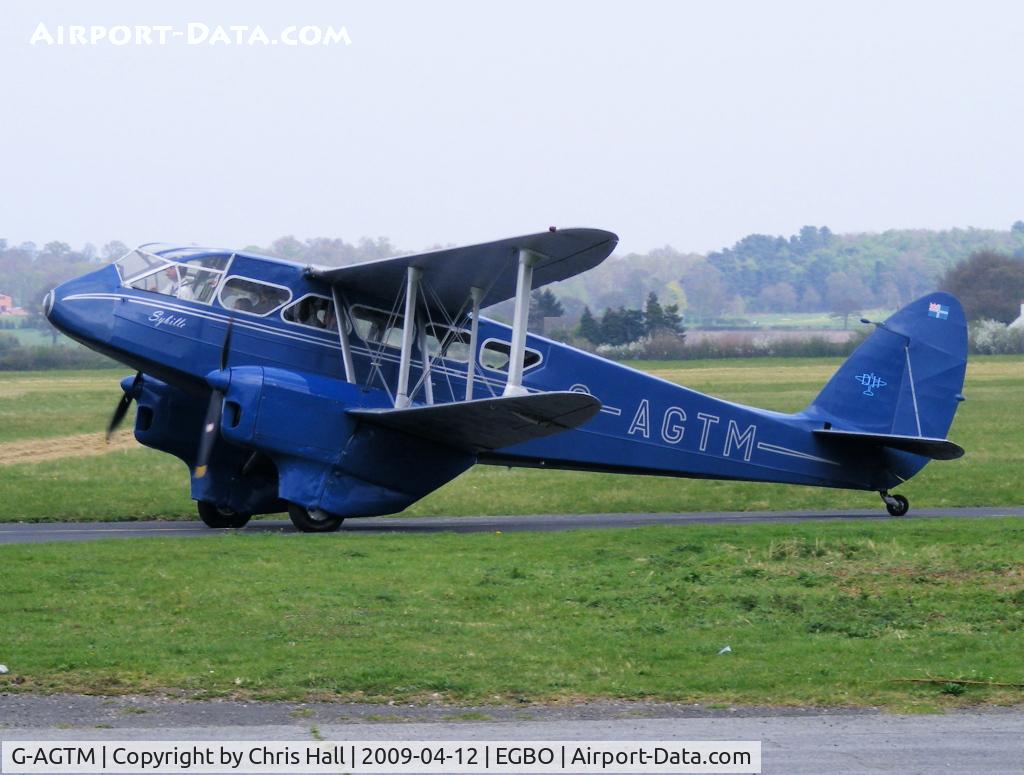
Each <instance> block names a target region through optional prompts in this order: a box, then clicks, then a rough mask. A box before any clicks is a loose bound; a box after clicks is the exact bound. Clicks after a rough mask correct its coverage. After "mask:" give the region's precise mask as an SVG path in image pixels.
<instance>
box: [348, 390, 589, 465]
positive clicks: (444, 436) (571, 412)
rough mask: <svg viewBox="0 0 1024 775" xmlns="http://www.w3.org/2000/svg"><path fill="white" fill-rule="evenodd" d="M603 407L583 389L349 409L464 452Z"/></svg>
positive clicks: (547, 429) (574, 422)
mask: <svg viewBox="0 0 1024 775" xmlns="http://www.w3.org/2000/svg"><path fill="white" fill-rule="evenodd" d="M600 409H601V402H600V401H598V400H597V399H596V398H594V397H593V396H591V395H587V394H586V393H568V392H564V393H563V392H559V393H534V394H532V395H528V396H508V397H500V398H483V399H479V400H477V401H460V402H457V403H450V404H434V405H432V406H414V407H410V408H408V409H349V410H348V413H349V414H350V415H352V416H354V417H358V418H359V419H361V420H363V421H364V422H368V423H373V424H374V425H381V426H383V427H385V428H391V429H392V430H397V431H402V432H403V433H408V434H410V435H412V436H419V437H420V438H424V439H428V440H430V441H436V442H438V443H441V444H445V445H447V446H449V447H455V448H457V449H463V450H466V451H467V452H474V453H476V452H483V451H489V450H493V449H501V448H502V447H510V446H512V445H513V444H519V443H521V442H524V441H530V440H531V439H539V438H543V437H544V436H552V435H554V434H556V433H561V432H562V431H567V430H570V429H572V428H575V427H576V426H578V425H582V424H583V423H585V422H586V421H587V420H589V419H590V418H591V417H593V416H594V415H595V414H597V412H598V411H599V410H600Z"/></svg>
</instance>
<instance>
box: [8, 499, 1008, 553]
mask: <svg viewBox="0 0 1024 775" xmlns="http://www.w3.org/2000/svg"><path fill="white" fill-rule="evenodd" d="M943 517H953V518H956V519H991V518H996V517H1024V508H1015V507H989V508H960V509H915V510H913V511H911V512H910V514H908V515H907V516H906V517H898V518H897V517H890V516H889V515H888V514H887V513H886V512H885V511H884V510H883V509H881V508H878V509H875V510H871V509H853V510H845V511H709V512H694V513H687V514H536V515H529V516H508V517H414V518H408V517H403V518H396V517H384V518H373V519H351V520H347V521H346V522H345V524H344V525H342V528H341V531H340V532H341V533H441V532H455V533H487V532H495V531H501V532H503V533H504V532H508V533H512V532H523V531H532V532H553V531H562V530H596V529H606V528H624V527H645V526H648V525H692V524H712V523H714V524H752V523H762V524H764V523H769V524H771V523H775V524H787V523H789V524H792V523H800V522H834V521H850V520H866V521H883V522H885V521H892V520H894V519H922V518H923V519H939V518H943ZM227 532H240V533H295V532H296V530H295V528H294V527H292V524H291V522H288V521H287V520H277V519H259V520H253V521H252V522H250V523H249V524H248V525H247V526H246V527H244V528H242V529H240V530H235V531H227V530H211V529H210V528H208V527H206V526H205V525H204V524H203V523H202V522H184V521H183V522H167V521H165V522H31V523H30V522H13V523H5V524H0V544H34V543H44V542H48V541H96V540H100V539H106V538H161V537H168V538H194V537H207V538H209V537H211V536H217V535H223V534H224V533H227Z"/></svg>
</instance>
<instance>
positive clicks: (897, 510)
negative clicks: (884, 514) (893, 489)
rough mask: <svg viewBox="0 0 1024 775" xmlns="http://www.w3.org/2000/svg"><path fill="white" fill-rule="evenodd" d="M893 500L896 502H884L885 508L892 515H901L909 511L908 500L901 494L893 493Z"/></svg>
mask: <svg viewBox="0 0 1024 775" xmlns="http://www.w3.org/2000/svg"><path fill="white" fill-rule="evenodd" d="M892 498H893V500H895V501H896V503H886V504H885V510H886V511H888V512H889V514H891V515H892V516H894V517H902V516H903V515H904V514H906V513H907V512H908V511H910V501H908V500H907V499H906V498H904V497H903V496H902V495H893V496H892Z"/></svg>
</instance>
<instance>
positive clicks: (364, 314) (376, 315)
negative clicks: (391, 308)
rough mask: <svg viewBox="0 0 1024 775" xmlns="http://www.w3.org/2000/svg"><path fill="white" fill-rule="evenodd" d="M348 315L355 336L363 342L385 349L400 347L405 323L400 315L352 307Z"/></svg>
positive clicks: (368, 308)
mask: <svg viewBox="0 0 1024 775" xmlns="http://www.w3.org/2000/svg"><path fill="white" fill-rule="evenodd" d="M350 314H351V315H352V325H353V326H355V329H356V335H357V336H358V337H359V338H360V339H362V340H363V341H364V342H368V343H369V344H383V345H384V346H386V347H396V348H398V347H401V346H402V328H403V326H404V322H405V321H404V319H403V317H402V316H401V315H391V314H390V313H387V312H384V311H383V310H379V309H371V308H370V307H352V309H351V311H350Z"/></svg>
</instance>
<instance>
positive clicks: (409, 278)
mask: <svg viewBox="0 0 1024 775" xmlns="http://www.w3.org/2000/svg"><path fill="white" fill-rule="evenodd" d="M422 273H423V270H422V269H419V268H417V267H415V266H410V267H409V268H408V269H407V270H406V277H405V324H404V325H403V326H402V357H401V360H399V362H398V389H397V390H396V391H395V408H396V409H405V407H407V406H409V404H410V403H412V402H411V401H410V400H409V367H410V366H411V365H412V338H413V335H414V334H415V332H416V291H417V290H418V289H419V285H420V275H421V274H422Z"/></svg>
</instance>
